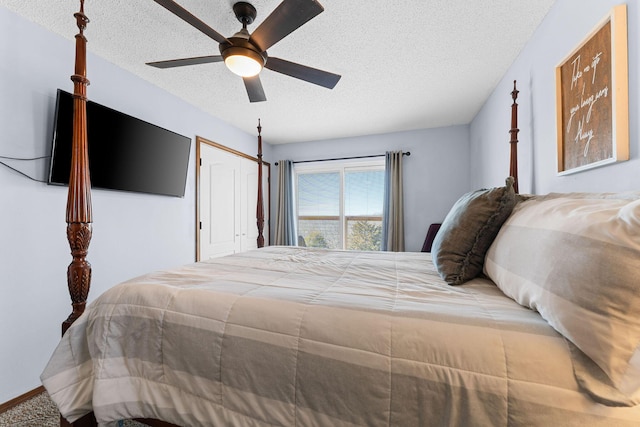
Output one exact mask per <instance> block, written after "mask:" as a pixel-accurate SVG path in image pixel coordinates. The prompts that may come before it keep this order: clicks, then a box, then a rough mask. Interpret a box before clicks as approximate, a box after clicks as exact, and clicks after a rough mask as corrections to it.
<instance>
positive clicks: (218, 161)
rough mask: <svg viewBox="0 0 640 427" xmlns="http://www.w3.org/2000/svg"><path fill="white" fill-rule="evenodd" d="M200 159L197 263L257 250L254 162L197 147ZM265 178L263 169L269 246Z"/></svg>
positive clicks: (264, 166)
mask: <svg viewBox="0 0 640 427" xmlns="http://www.w3.org/2000/svg"><path fill="white" fill-rule="evenodd" d="M200 159H201V165H200V177H199V180H200V195H199V197H200V203H199V206H200V212H199V214H200V238H199V241H200V260H206V259H209V258H214V257H219V256H224V255H230V254H234V253H237V252H242V251H246V250H249V249H256V248H257V247H258V242H257V240H258V226H257V219H256V216H257V215H256V206H257V198H258V165H257V163H256V161H255V160H250V159H248V158H245V157H241V156H238V155H236V154H233V153H231V152H229V151H226V150H223V149H220V148H216V147H213V146H211V145H208V144H200ZM268 174H269V167H268V166H267V165H263V169H262V177H263V187H262V192H263V200H264V201H265V207H264V217H265V223H264V230H263V236H264V239H265V242H269V227H268V224H269V218H268V208H267V206H268V203H267V200H268V197H269V192H268V188H269V181H268ZM267 244H268V243H267Z"/></svg>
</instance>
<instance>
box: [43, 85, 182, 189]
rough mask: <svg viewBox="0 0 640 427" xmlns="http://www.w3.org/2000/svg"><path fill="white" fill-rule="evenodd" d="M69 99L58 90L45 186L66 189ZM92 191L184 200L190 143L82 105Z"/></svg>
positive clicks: (108, 110)
mask: <svg viewBox="0 0 640 427" xmlns="http://www.w3.org/2000/svg"><path fill="white" fill-rule="evenodd" d="M72 132H73V96H72V95H71V94H70V93H68V92H65V91H63V90H61V89H58V94H57V99H56V109H55V119H54V127H53V144H52V152H51V167H50V170H49V179H48V182H49V184H57V185H68V184H69V171H70V167H71V138H72ZM87 139H88V149H89V168H90V174H91V186H92V187H94V188H103V189H109V190H122V191H135V192H140V193H150V194H162V195H168V196H176V197H184V191H185V185H186V180H187V169H188V165H189V151H190V149H191V139H190V138H187V137H186V136H182V135H179V134H177V133H175V132H171V131H169V130H167V129H163V128H161V127H159V126H155V125H152V124H151V123H147V122H145V121H142V120H140V119H137V118H135V117H131V116H129V115H127V114H124V113H121V112H119V111H116V110H113V109H111V108H107V107H105V106H103V105H100V104H97V103H95V102H92V101H88V102H87Z"/></svg>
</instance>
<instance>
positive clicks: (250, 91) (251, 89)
mask: <svg viewBox="0 0 640 427" xmlns="http://www.w3.org/2000/svg"><path fill="white" fill-rule="evenodd" d="M242 80H244V87H246V88H247V95H249V102H262V101H266V100H267V97H266V96H265V95H264V90H263V89H262V83H261V82H260V75H259V74H258V75H255V76H253V77H243V78H242Z"/></svg>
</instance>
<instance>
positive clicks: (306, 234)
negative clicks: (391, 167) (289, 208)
mask: <svg viewBox="0 0 640 427" xmlns="http://www.w3.org/2000/svg"><path fill="white" fill-rule="evenodd" d="M296 177H297V186H296V188H297V204H298V233H299V235H300V236H299V241H300V242H299V243H302V244H304V245H306V246H309V247H320V248H328V249H352V250H380V241H381V236H382V206H383V197H384V161H380V162H369V163H368V164H363V163H360V164H346V163H345V164H341V165H336V164H334V165H331V166H328V167H327V166H325V167H323V168H319V167H318V166H316V167H315V168H314V166H310V167H309V166H307V167H297V166H296Z"/></svg>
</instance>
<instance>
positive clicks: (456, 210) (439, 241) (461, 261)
mask: <svg viewBox="0 0 640 427" xmlns="http://www.w3.org/2000/svg"><path fill="white" fill-rule="evenodd" d="M514 205H515V192H514V190H513V178H512V177H508V178H507V179H506V185H505V186H504V187H497V188H492V189H489V190H486V189H483V190H477V191H473V192H471V193H467V194H465V195H464V196H462V197H461V198H460V199H458V201H457V202H456V203H455V204H454V205H453V207H452V208H451V210H450V211H449V213H448V214H447V216H446V218H445V219H444V222H443V223H442V226H441V227H440V230H439V231H438V234H436V237H435V239H434V241H433V246H432V247H431V254H432V258H433V262H434V264H435V266H436V268H437V269H438V273H440V276H441V277H442V278H443V279H444V280H445V281H446V282H447V283H449V284H450V285H460V284H462V283H464V282H466V281H468V280H471V279H473V278H474V277H476V276H477V275H478V274H480V273H481V272H482V266H483V264H484V256H485V253H486V252H487V249H489V246H490V245H491V243H492V242H493V239H494V238H495V237H496V234H497V233H498V230H500V227H501V226H502V224H503V223H504V221H505V220H506V219H507V218H508V217H509V215H510V214H511V211H512V210H513V206H514Z"/></svg>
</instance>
